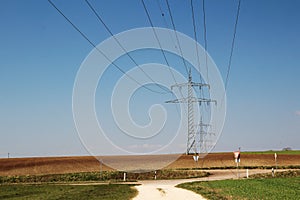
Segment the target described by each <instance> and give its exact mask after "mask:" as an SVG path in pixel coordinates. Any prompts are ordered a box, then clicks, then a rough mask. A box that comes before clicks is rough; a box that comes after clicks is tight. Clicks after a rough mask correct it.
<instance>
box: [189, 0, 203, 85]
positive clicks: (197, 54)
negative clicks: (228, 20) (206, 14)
mask: <svg viewBox="0 0 300 200" xmlns="http://www.w3.org/2000/svg"><path fill="white" fill-rule="evenodd" d="M191 9H192V19H193V31H194V40H195V48H196V56H197V63H198V70H199V76H200V81H201V82H202V77H201V73H200V72H201V69H200V58H199V49H198V39H197V31H196V22H195V14H194V5H193V0H191Z"/></svg>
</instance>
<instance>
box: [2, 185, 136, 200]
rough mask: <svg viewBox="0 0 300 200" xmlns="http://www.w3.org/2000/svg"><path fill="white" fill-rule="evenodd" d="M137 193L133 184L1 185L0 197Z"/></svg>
mask: <svg viewBox="0 0 300 200" xmlns="http://www.w3.org/2000/svg"><path fill="white" fill-rule="evenodd" d="M136 194H137V191H136V190H135V189H134V188H132V185H125V184H122V185H117V184H106V185H48V184H42V185H21V184H18V185H1V186H0V199H11V200H20V199H45V200H47V199H80V200H81V199H89V200H93V199H101V200H114V199H124V200H126V199H131V198H133V197H134V196H135V195H136Z"/></svg>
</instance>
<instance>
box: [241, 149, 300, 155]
mask: <svg viewBox="0 0 300 200" xmlns="http://www.w3.org/2000/svg"><path fill="white" fill-rule="evenodd" d="M242 153H243V154H274V153H276V154H278V155H300V150H289V151H272V150H270V151H244V152H242Z"/></svg>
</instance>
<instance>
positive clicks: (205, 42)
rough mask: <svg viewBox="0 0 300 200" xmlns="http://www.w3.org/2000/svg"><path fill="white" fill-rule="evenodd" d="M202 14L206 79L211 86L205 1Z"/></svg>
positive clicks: (203, 0) (203, 1)
mask: <svg viewBox="0 0 300 200" xmlns="http://www.w3.org/2000/svg"><path fill="white" fill-rule="evenodd" d="M202 13H203V36H204V49H205V67H206V78H207V83H208V84H209V77H208V66H207V37H206V35H207V34H206V12H205V0H202Z"/></svg>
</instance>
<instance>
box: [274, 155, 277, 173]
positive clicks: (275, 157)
mask: <svg viewBox="0 0 300 200" xmlns="http://www.w3.org/2000/svg"><path fill="white" fill-rule="evenodd" d="M274 159H275V167H276V171H277V153H275V154H274Z"/></svg>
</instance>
